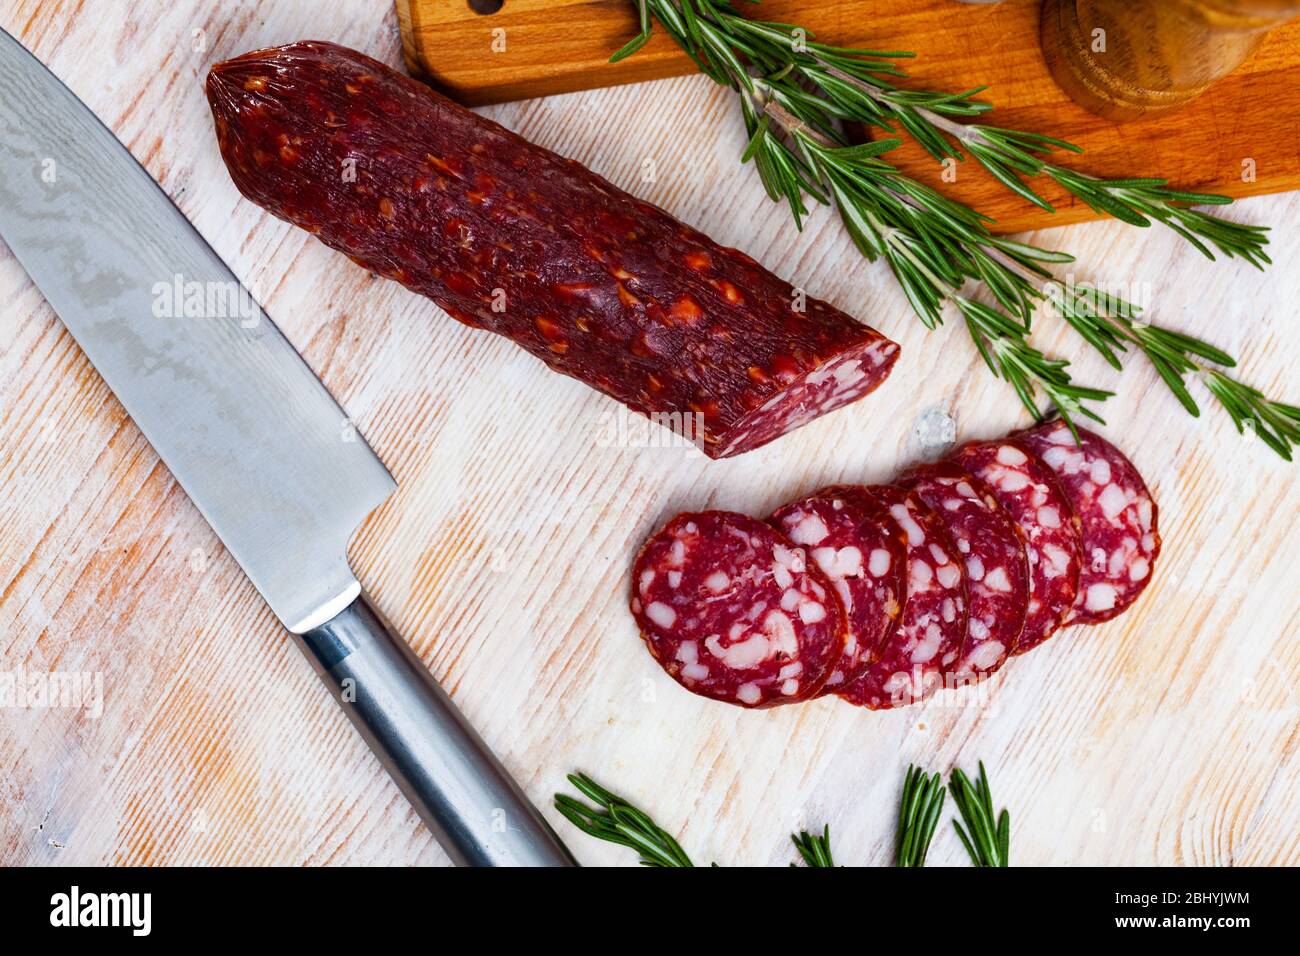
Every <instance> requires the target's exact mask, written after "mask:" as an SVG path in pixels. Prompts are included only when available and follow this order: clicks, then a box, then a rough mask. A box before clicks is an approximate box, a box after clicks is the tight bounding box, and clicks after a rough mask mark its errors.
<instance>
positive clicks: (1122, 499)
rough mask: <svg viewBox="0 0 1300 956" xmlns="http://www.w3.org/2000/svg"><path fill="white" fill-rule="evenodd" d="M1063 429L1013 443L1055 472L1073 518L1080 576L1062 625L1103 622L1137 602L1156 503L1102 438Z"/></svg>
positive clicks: (1035, 432)
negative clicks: (1076, 523)
mask: <svg viewBox="0 0 1300 956" xmlns="http://www.w3.org/2000/svg"><path fill="white" fill-rule="evenodd" d="M1078 431H1079V443H1078V444H1076V443H1075V440H1074V435H1073V434H1071V432H1070V429H1069V427H1068V426H1067V425H1066V424H1065V423H1064V422H1060V421H1057V422H1048V423H1047V424H1045V425H1040V426H1038V427H1037V428H1032V429H1030V430H1029V431H1027V432H1024V433H1022V434H1021V435H1020V436H1019V438H1020V440H1021V441H1023V442H1024V443H1025V444H1026V445H1027V446H1029V448H1030V449H1031V450H1032V451H1034V452H1036V453H1037V454H1038V457H1040V458H1041V459H1042V460H1043V461H1044V462H1046V463H1047V466H1048V467H1049V468H1051V469H1052V471H1054V472H1055V473H1056V477H1057V479H1058V480H1059V481H1060V483H1061V487H1062V488H1064V489H1065V494H1066V496H1067V497H1068V498H1069V499H1070V504H1071V505H1073V507H1074V511H1075V514H1077V515H1078V516H1079V521H1080V527H1081V531H1082V534H1083V569H1082V571H1081V572H1080V577H1079V593H1078V596H1077V597H1076V598H1075V600H1074V606H1073V607H1072V608H1070V610H1069V612H1068V613H1067V615H1066V621H1067V622H1077V623H1079V624H1096V623H1099V622H1101V621H1108V620H1110V619H1111V618H1112V617H1114V616H1115V615H1116V614H1118V613H1120V611H1123V610H1124V609H1125V608H1126V607H1128V606H1129V605H1130V604H1132V603H1133V602H1134V601H1135V600H1137V596H1138V595H1139V594H1141V593H1142V591H1143V589H1144V588H1145V587H1146V586H1147V582H1148V581H1150V580H1151V569H1152V567H1153V566H1154V565H1155V561H1156V558H1157V557H1158V556H1159V554H1160V532H1159V530H1158V529H1157V527H1156V503H1155V499H1154V498H1152V497H1151V492H1150V491H1149V490H1148V489H1147V486H1146V482H1144V481H1143V480H1142V476H1141V475H1140V474H1138V471H1137V469H1136V468H1134V467H1133V463H1132V462H1130V461H1129V460H1128V459H1127V458H1126V457H1124V454H1123V452H1121V451H1120V450H1119V449H1118V448H1116V447H1115V446H1114V445H1112V444H1111V443H1110V442H1108V441H1106V439H1104V438H1102V437H1101V436H1099V435H1095V434H1093V433H1092V432H1090V431H1087V430H1086V429H1083V428H1080V429H1078Z"/></svg>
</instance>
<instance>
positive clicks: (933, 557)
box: [839, 485, 966, 710]
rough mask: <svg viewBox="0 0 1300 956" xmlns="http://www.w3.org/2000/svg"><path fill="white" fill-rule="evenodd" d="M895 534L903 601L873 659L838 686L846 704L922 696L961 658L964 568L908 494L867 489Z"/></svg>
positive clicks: (936, 522)
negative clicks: (902, 556)
mask: <svg viewBox="0 0 1300 956" xmlns="http://www.w3.org/2000/svg"><path fill="white" fill-rule="evenodd" d="M867 490H868V491H869V492H870V494H871V495H872V497H874V498H875V499H876V501H878V502H879V503H880V504H881V505H882V506H883V507H884V508H885V509H886V510H887V511H888V512H889V515H890V517H891V518H893V519H894V521H895V522H896V523H897V524H898V526H899V528H900V529H901V530H902V532H903V537H904V543H905V545H906V548H907V600H906V602H905V603H904V604H903V613H902V615H901V616H900V617H899V622H898V627H897V628H896V629H895V631H894V633H893V635H892V636H891V637H890V638H889V639H888V640H886V642H885V647H884V650H883V652H882V653H881V656H880V660H878V661H876V662H875V663H874V664H871V665H870V666H868V667H867V669H866V670H865V671H864V672H863V673H862V675H861V676H860V677H858V679H857V680H855V681H852V682H851V683H849V684H848V685H846V686H845V687H844V689H843V690H841V691H839V695H840V696H841V697H843V698H844V699H845V700H847V701H849V702H850V703H854V704H857V705H858V706H860V707H868V708H870V709H871V710H885V709H888V708H891V707H901V706H903V705H905V704H911V703H915V702H916V701H919V700H924V699H925V698H926V697H929V696H930V695H931V694H932V693H934V692H935V691H936V690H938V689H939V687H940V685H941V684H942V683H943V673H944V671H945V670H946V669H948V668H950V667H952V666H953V665H954V664H955V663H956V662H957V661H958V660H960V658H961V654H962V646H963V644H964V643H965V640H966V572H965V571H963V570H962V566H961V563H960V561H959V560H958V559H957V547H956V545H955V544H954V543H953V540H952V538H951V537H950V536H949V535H948V532H947V531H946V530H945V528H944V526H943V522H942V521H941V520H940V519H939V516H938V515H937V514H935V512H934V510H933V509H931V508H930V506H929V505H927V504H926V503H925V502H924V501H922V500H921V498H920V496H919V495H917V494H916V493H915V492H911V491H907V490H905V489H903V488H899V487H898V486H896V485H873V486H872V487H871V488H869V489H867Z"/></svg>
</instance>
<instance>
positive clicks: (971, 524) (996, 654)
mask: <svg viewBox="0 0 1300 956" xmlns="http://www.w3.org/2000/svg"><path fill="white" fill-rule="evenodd" d="M1006 457H1007V458H1008V459H1010V460H1011V461H1013V462H1015V461H1020V462H1023V461H1024V457H1025V456H1024V455H1023V454H1021V453H1020V452H1017V451H1015V449H1009V450H1008V452H1007V455H1006ZM898 484H899V485H900V486H901V487H903V488H907V489H910V490H912V491H914V492H916V494H918V495H919V496H920V497H921V500H922V501H924V502H925V503H926V504H928V505H929V506H930V507H931V508H933V509H934V510H935V512H936V513H937V514H938V516H939V519H940V521H942V522H943V524H944V526H945V527H946V528H947V530H948V534H949V535H951V537H952V539H953V541H954V542H955V543H956V545H957V550H958V551H959V552H960V553H961V554H962V555H964V556H965V558H964V562H965V566H966V595H967V600H968V602H969V608H968V610H967V626H966V642H965V645H964V647H963V650H962V654H961V657H960V658H959V659H958V660H956V661H955V662H954V663H953V664H952V665H951V666H950V667H948V668H946V669H945V670H944V672H943V677H944V682H945V684H948V685H950V686H951V685H959V684H962V683H968V682H970V681H972V680H979V679H981V678H983V677H986V676H987V675H989V674H991V673H993V672H994V671H995V670H997V669H998V668H999V667H1001V666H1002V664H1003V663H1004V662H1005V661H1006V659H1007V655H1008V654H1010V652H1011V649H1012V648H1013V647H1015V646H1016V642H1017V641H1018V640H1019V639H1020V632H1021V631H1022V630H1023V629H1024V626H1025V617H1026V615H1027V613H1028V608H1029V557H1028V555H1027V553H1026V551H1025V541H1024V536H1023V535H1022V534H1021V532H1020V529H1019V528H1018V527H1017V526H1016V523H1015V522H1014V521H1012V520H1011V516H1010V515H1008V514H1007V512H1006V510H1005V509H1004V508H1003V507H1002V506H1001V505H1000V504H998V503H997V500H996V499H995V498H994V497H993V495H992V493H991V492H990V491H989V490H988V489H987V488H985V487H984V484H983V482H981V481H980V480H979V479H978V478H976V477H974V476H973V475H972V474H971V473H970V472H969V471H967V470H966V469H965V468H963V467H962V466H961V465H958V464H956V463H955V462H952V461H940V462H935V463H934V464H927V465H918V466H917V467H915V468H913V469H912V470H911V471H909V472H908V473H907V474H905V475H904V476H903V477H902V478H901V479H899V481H898ZM949 567H950V568H952V571H953V573H955V571H956V568H955V566H951V565H950V566H949ZM940 581H941V583H943V579H942V578H941V579H940Z"/></svg>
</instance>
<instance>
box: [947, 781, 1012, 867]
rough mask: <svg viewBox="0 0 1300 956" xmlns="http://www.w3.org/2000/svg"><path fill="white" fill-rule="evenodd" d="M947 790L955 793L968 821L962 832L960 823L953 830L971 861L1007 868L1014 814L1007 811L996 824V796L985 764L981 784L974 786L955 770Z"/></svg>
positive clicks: (964, 818)
mask: <svg viewBox="0 0 1300 956" xmlns="http://www.w3.org/2000/svg"><path fill="white" fill-rule="evenodd" d="M948 789H950V790H951V791H952V799H953V802H954V803H956V804H957V809H958V810H959V811H961V818H962V819H963V820H964V821H966V829H965V830H963V829H962V826H961V824H960V823H958V822H957V821H956V820H954V821H952V825H953V829H955V830H956V831H957V836H958V837H960V838H961V843H962V846H964V847H965V848H966V852H967V853H969V854H970V858H971V862H972V863H974V864H975V865H976V866H1007V865H1009V863H1010V859H1011V814H1009V813H1008V812H1007V811H1006V810H1005V809H1004V810H1003V811H1002V813H1001V814H999V815H998V817H997V823H996V824H995V823H994V816H993V797H992V795H991V793H990V792H989V776H988V774H987V773H985V771H984V761H982V760H981V761H980V776H979V782H978V783H976V784H972V783H971V782H970V779H969V778H968V777H967V776H966V774H964V773H962V772H961V770H959V769H958V770H954V771H953V772H952V775H951V776H950V777H949V781H948Z"/></svg>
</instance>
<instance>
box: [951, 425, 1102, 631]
mask: <svg viewBox="0 0 1300 956" xmlns="http://www.w3.org/2000/svg"><path fill="white" fill-rule="evenodd" d="M951 458H952V460H953V461H955V462H956V463H957V464H959V465H961V466H962V467H963V468H965V469H966V470H967V471H969V472H970V473H971V474H973V475H974V476H975V477H977V478H979V479H980V481H982V482H984V485H985V487H986V488H988V489H989V491H990V492H991V493H992V495H993V497H994V498H996V499H997V501H998V504H1000V505H1002V507H1003V508H1005V509H1006V512H1007V514H1009V515H1010V516H1011V519H1012V520H1013V521H1014V522H1015V523H1016V525H1017V526H1018V527H1019V528H1020V531H1021V533H1022V534H1023V535H1024V538H1025V553H1026V555H1027V556H1028V558H1029V606H1028V610H1027V613H1026V615H1025V626H1024V628H1023V630H1021V632H1020V640H1018V641H1017V642H1016V646H1015V649H1014V650H1013V651H1012V653H1013V654H1023V653H1025V651H1028V650H1032V649H1033V648H1035V647H1037V646H1038V645H1039V644H1041V643H1043V641H1045V640H1047V639H1048V638H1049V637H1051V636H1052V635H1053V634H1055V633H1056V631H1057V629H1058V628H1059V627H1060V626H1061V624H1062V622H1063V621H1064V620H1065V615H1066V614H1067V613H1068V612H1069V610H1070V607H1071V606H1072V605H1073V604H1074V599H1075V597H1076V596H1077V595H1078V593H1079V566H1080V561H1081V558H1080V555H1081V551H1080V538H1079V519H1078V518H1077V517H1076V516H1075V514H1074V509H1073V508H1072V507H1071V506H1070V501H1069V499H1068V498H1067V497H1066V496H1065V492H1064V491H1062V490H1061V486H1060V484H1059V483H1058V482H1057V480H1056V476H1055V475H1054V474H1053V473H1052V470H1051V469H1050V468H1048V467H1047V465H1046V464H1044V463H1043V462H1042V461H1040V460H1039V459H1038V457H1037V456H1036V455H1034V454H1033V453H1032V452H1031V451H1030V450H1029V449H1028V448H1027V447H1025V446H1024V445H1023V444H1022V443H1019V442H1016V441H1015V440H1013V439H1003V440H1001V441H985V442H971V443H970V444H968V445H963V446H962V447H961V448H959V449H957V450H956V451H955V452H953V454H952V455H951Z"/></svg>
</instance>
